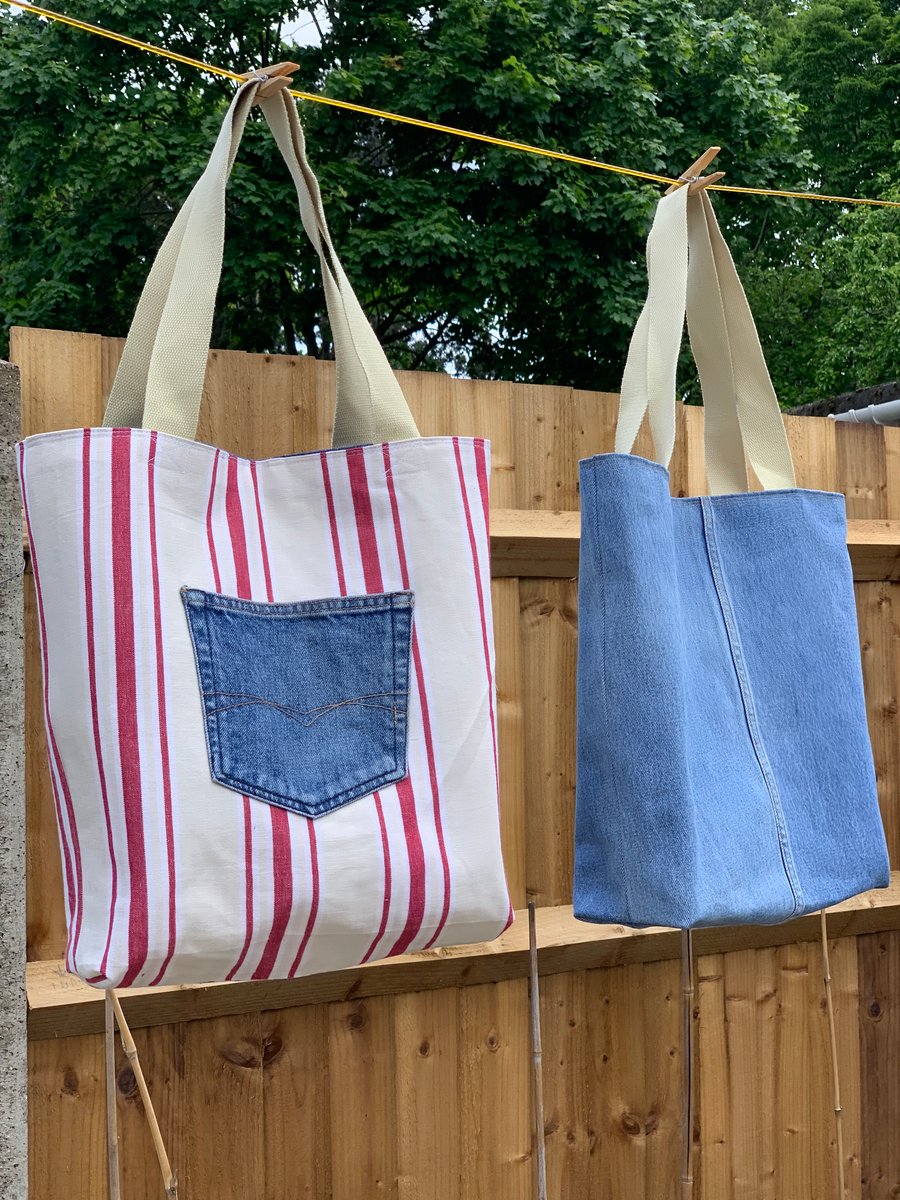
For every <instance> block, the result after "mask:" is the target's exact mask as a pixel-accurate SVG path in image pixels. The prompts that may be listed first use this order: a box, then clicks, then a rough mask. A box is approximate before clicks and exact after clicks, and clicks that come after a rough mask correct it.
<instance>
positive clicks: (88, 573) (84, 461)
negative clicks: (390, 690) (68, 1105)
mask: <svg viewBox="0 0 900 1200" xmlns="http://www.w3.org/2000/svg"><path fill="white" fill-rule="evenodd" d="M81 512H82V550H83V557H84V611H85V624H86V634H87V660H88V680H89V685H90V689H91V725H92V726H93V732H94V755H95V757H96V759H97V774H98V776H99V780H100V795H101V797H102V799H103V815H104V817H105V819H106V844H107V847H108V849H109V862H110V868H111V871H112V880H111V886H110V899H109V926H108V928H107V933H106V945H105V947H104V949H103V958H102V960H101V962H100V971H101V973H102V974H103V975H104V976H105V975H106V968H107V964H108V962H109V947H110V943H111V942H112V933H113V922H114V920H115V915H116V895H117V893H118V886H119V872H118V866H117V864H116V849H115V844H114V842H113V831H112V817H111V815H110V810H109V793H108V792H107V788H106V768H105V766H104V763H103V744H102V741H101V738H100V715H99V712H98V708H97V664H96V661H95V651H94V582H93V574H92V566H91V431H90V429H85V431H84V439H83V441H82V450H81Z"/></svg>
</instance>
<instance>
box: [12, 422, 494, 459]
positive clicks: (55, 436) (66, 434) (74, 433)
mask: <svg viewBox="0 0 900 1200" xmlns="http://www.w3.org/2000/svg"><path fill="white" fill-rule="evenodd" d="M117 428H118V427H113V426H107V425H93V426H90V430H91V435H92V437H93V436H94V435H95V434H96V435H99V436H101V437H104V436H106V435H109V434H112V433H114V432H116V431H117ZM119 431H120V432H121V430H119ZM126 432H128V433H130V434H131V435H132V436H133V437H147V438H149V437H150V436H151V434H156V437H157V439H164V440H165V441H167V442H177V443H178V445H179V446H181V447H191V448H192V449H193V451H194V452H198V451H199V452H200V453H202V454H209V453H215V451H216V450H217V449H218V450H219V453H220V454H221V455H223V456H224V457H225V458H233V459H234V460H235V461H236V462H239V463H251V462H252V463H257V464H260V463H270V462H285V461H288V460H290V459H293V458H311V457H313V456H314V455H316V456H318V455H320V454H346V453H347V451H348V450H362V449H367V448H368V447H369V446H377V447H380V446H418V447H422V446H428V445H430V444H432V443H435V444H438V445H441V444H443V445H448V444H449V445H452V443H453V435H452V434H440V435H437V436H434V437H417V438H398V439H396V440H395V441H387V442H365V443H361V444H360V445H358V446H323V447H322V448H321V449H319V450H300V451H298V452H297V453H296V454H274V455H272V456H271V457H270V458H246V457H244V456H242V455H240V454H232V453H230V451H228V450H222V449H221V448H219V447H217V446H214V445H213V444H212V443H211V442H198V441H196V440H194V439H192V438H183V437H179V436H178V434H176V433H165V432H164V431H163V430H154V429H132V428H128V429H126ZM83 437H84V428H80V429H51V430H48V431H47V432H46V433H32V434H29V436H28V437H26V438H21V439H20V440H19V442H17V443H16V445H17V446H18V445H25V446H30V445H32V444H34V443H36V442H46V441H60V442H62V441H68V440H70V439H72V438H78V439H81V438H83ZM457 440H458V441H459V442H460V443H461V444H462V445H475V444H476V443H478V442H483V443H484V445H485V446H486V447H488V446H490V444H491V443H490V439H489V438H483V437H463V436H459V437H458V439H457Z"/></svg>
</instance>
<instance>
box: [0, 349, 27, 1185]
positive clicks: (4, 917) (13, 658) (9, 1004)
mask: <svg viewBox="0 0 900 1200" xmlns="http://www.w3.org/2000/svg"><path fill="white" fill-rule="evenodd" d="M19 428H20V415H19V372H18V370H17V368H16V367H14V366H12V365H11V364H10V363H7V362H3V361H0V670H2V675H0V1196H2V1197H3V1200H27V1196H28V1111H27V1102H26V1068H27V1052H28V1043H27V1033H26V1026H25V1018H26V1012H25V736H24V713H25V695H24V661H23V660H24V633H23V628H22V519H21V511H22V505H21V499H20V496H19V484H18V475H17V471H16V460H15V454H14V452H13V446H14V444H15V442H16V441H17V439H18V437H19Z"/></svg>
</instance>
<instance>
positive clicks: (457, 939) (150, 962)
mask: <svg viewBox="0 0 900 1200" xmlns="http://www.w3.org/2000/svg"><path fill="white" fill-rule="evenodd" d="M509 913H510V906H509V902H507V904H506V906H505V907H504V909H503V916H502V917H496V918H492V917H484V918H482V919H481V920H478V921H465V922H457V923H455V924H451V922H449V921H448V922H447V923H446V924H445V925H444V926H443V927H442V928H441V929H440V932H439V934H438V936H437V940H436V941H435V943H434V944H433V945H432V946H430V947H429V948H428V949H427V950H426V949H419V950H404V951H403V952H402V955H403V956H406V955H407V954H412V955H417V956H418V955H421V956H422V957H423V958H440V957H442V954H443V951H444V949H445V948H446V947H448V946H468V945H473V944H474V945H478V944H480V943H482V942H484V943H487V944H489V943H491V942H494V941H496V940H497V938H499V937H500V936H501V935H502V934H503V933H505V932H506V930H507V929H508V928H509V927H510V925H512V923H513V921H511V920H510V918H509ZM513 920H515V913H513ZM438 928H439V922H437V921H436V922H435V923H434V924H433V925H429V926H428V927H425V926H423V927H422V929H421V930H420V931H419V933H418V934H417V940H418V938H421V937H425V936H426V935H427V936H429V937H433V936H434V934H435V931H436V930H437V929H438ZM405 929H406V925H405V924H400V925H396V926H388V927H387V928H386V929H385V931H384V933H383V934H382V937H383V938H384V939H385V940H388V939H393V940H396V939H397V938H398V937H400V935H401V934H402V933H403V932H404V931H405ZM494 929H495V930H496V931H497V932H496V933H494V934H493V936H486V935H485V930H487V931H488V933H491V931H492V930H494ZM367 937H370V934H369V932H368V931H361V930H359V929H346V930H331V931H324V932H321V931H320V930H319V929H318V928H317V930H316V932H315V933H314V935H313V941H314V942H317V943H318V944H319V945H325V944H328V943H329V942H332V943H333V942H336V941H342V940H344V939H346V938H353V939H354V940H356V941H362V940H364V939H365V938H367ZM237 949H238V947H234V948H233V949H232V948H231V947H229V948H228V950H227V951H226V950H223V949H221V948H219V947H217V948H216V949H214V950H210V951H207V952H206V953H205V954H203V955H202V956H199V955H198V956H196V957H203V958H213V957H216V958H220V959H221V960H222V964H223V972H222V973H221V974H219V975H217V976H216V977H213V978H210V977H208V976H203V977H200V976H191V977H190V978H178V979H177V980H175V981H174V984H173V981H172V979H171V977H170V976H171V975H173V974H174V975H176V976H179V977H180V976H182V975H188V976H190V975H191V973H190V971H187V972H182V971H179V970H178V959H179V954H178V950H177V949H176V951H175V956H174V958H173V959H172V963H173V964H174V965H175V969H174V971H170V970H169V969H168V968H167V970H166V974H165V976H163V978H162V979H161V980H160V981H159V983H157V984H153V985H152V986H153V987H154V988H157V987H171V986H175V987H178V986H181V985H182V984H185V985H192V984H197V985H203V984H208V983H221V982H223V975H224V971H225V970H227V969H228V968H227V966H226V960H227V962H231V961H233V959H234V956H235V954H236V953H237ZM168 953H169V951H168V947H162V948H160V949H159V950H158V951H156V953H154V952H153V951H152V950H151V951H150V952H149V953H148V955H147V958H146V960H145V964H144V965H143V966H142V970H141V972H140V973H141V974H142V975H147V977H148V978H150V979H152V978H153V975H154V972H156V973H157V974H158V972H159V968H160V966H161V965H162V963H163V961H164V959H165V958H166V957H168ZM180 957H181V958H182V959H183V961H184V962H185V963H187V962H188V960H192V959H194V957H195V956H193V955H188V954H182V955H181V956H180ZM398 957H401V956H400V955H396V954H393V955H392V954H386V955H383V956H382V957H380V958H377V959H375V958H373V959H370V960H369V962H372V963H374V962H384V961H386V960H387V959H389V958H398ZM368 965H369V963H362V962H359V961H357V962H350V963H346V964H345V965H344V966H343V967H326V968H324V969H323V968H322V967H314V968H313V970H311V971H308V972H304V971H303V970H298V971H297V973H296V974H295V975H286V974H284V973H282V972H280V971H279V972H277V973H273V974H271V975H266V976H265V978H266V979H271V980H288V979H303V978H305V977H306V976H308V975H316V974H323V973H327V974H330V973H331V972H332V971H352V970H355V969H356V968H357V967H363V966H366V967H368ZM107 967H108V969H107V976H106V979H105V980H103V982H102V985H101V983H99V982H93V983H92V982H91V981H90V980H89V979H86V978H85V976H84V975H83V974H81V973H80V972H73V973H74V974H76V977H77V978H79V979H81V980H82V981H83V982H84V983H88V984H89V985H90V986H91V987H92V988H94V989H95V990H96V991H106V990H107V989H108V988H117V987H118V986H119V984H118V980H120V979H124V978H125V976H126V975H127V974H128V973H129V972H130V971H131V970H132V969H133V967H134V964H133V963H124V964H119V965H117V966H116V965H113V964H107ZM248 970H249V967H248ZM251 978H252V976H251V975H250V974H247V975H245V974H243V973H242V972H238V974H237V975H235V977H234V980H233V981H232V982H237V983H246V982H248V981H249V980H250V979H251ZM91 979H93V980H95V981H97V980H98V979H99V976H98V975H97V974H96V973H92V974H91ZM149 986H151V985H150V984H148V983H145V982H143V981H141V982H139V983H134V984H132V985H131V987H133V988H145V987H149ZM126 990H129V989H126Z"/></svg>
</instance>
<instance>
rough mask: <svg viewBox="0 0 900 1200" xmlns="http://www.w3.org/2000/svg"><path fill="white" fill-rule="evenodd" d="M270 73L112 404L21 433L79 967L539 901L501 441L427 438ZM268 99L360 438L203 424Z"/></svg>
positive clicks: (139, 325) (99, 968)
mask: <svg viewBox="0 0 900 1200" xmlns="http://www.w3.org/2000/svg"><path fill="white" fill-rule="evenodd" d="M260 87H261V80H260V79H259V78H256V79H251V80H249V81H248V82H247V83H245V84H243V85H242V86H241V87H240V88H239V90H238V92H237V94H236V96H235V98H234V101H233V103H232V104H231V107H230V109H229V111H228V114H227V116H226V118H225V122H224V124H223V127H222V131H221V133H220V135H219V138H218V140H217V142H216V145H215V148H214V150H213V153H212V156H211V158H210V161H209V164H208V166H207V168H206V170H205V171H204V173H203V175H202V176H201V178H200V179H199V181H198V182H197V184H196V185H195V187H194V189H193V191H192V192H191V194H190V196H189V197H188V199H187V201H186V203H185V205H184V207H183V208H182V210H181V212H180V213H179V215H178V217H177V218H176V220H175V222H174V224H173V226H172V228H171V230H170V232H169V234H168V236H167V238H166V240H165V242H164V244H163V246H162V248H161V250H160V252H159V255H158V257H157V258H156V260H155V262H154V265H153V267H152V269H151V271H150V274H149V276H148V279H147V283H146V285H145V288H144V291H143V294H142V296H141V300H140V303H139V305H138V308H137V312H136V314H135V317H134V321H133V324H132V328H131V331H130V333H129V337H128V341H127V344H126V346H125V350H124V354H123V357H122V361H121V365H120V367H119V371H118V374H117V376H116V380H115V383H114V386H113V389H112V392H111V394H110V397H109V402H108V407H107V412H106V415H105V419H104V425H103V427H102V428H96V429H74V430H64V431H62V432H54V433H45V434H39V435H36V436H34V437H29V438H26V439H25V440H24V441H23V442H22V443H21V444H20V446H19V464H20V474H21V484H22V494H23V499H24V505H25V511H26V519H27V525H28V532H29V537H30V541H31V553H32V565H33V571H34V579H35V585H36V589H37V595H38V611H39V624H40V637H41V649H42V655H43V693H44V706H45V714H46V726H47V742H48V750H49V758H50V771H51V775H52V782H53V791H54V795H55V800H56V814H57V818H58V823H59V835H60V844H61V850H62V859H63V868H64V872H63V873H64V881H65V901H66V914H67V921H68V947H67V955H66V963H67V967H68V969H69V970H70V971H72V972H74V973H76V974H77V975H79V976H80V977H81V978H82V979H84V980H86V981H87V982H89V983H91V984H95V985H97V986H100V987H129V986H150V985H155V984H173V983H186V982H205V981H208V982H211V981H222V980H232V979H234V980H238V979H266V978H290V977H292V976H296V975H304V974H309V973H312V972H318V971H325V970H332V969H335V968H339V967H345V966H351V965H355V964H359V963H365V962H369V961H372V960H375V959H378V958H384V957H388V956H391V955H397V954H403V953H407V952H411V951H416V950H423V949H426V948H428V947H432V946H441V945H446V944H453V943H462V942H471V941H482V940H488V939H491V938H493V937H495V936H496V935H497V934H499V933H500V932H501V931H502V930H503V929H504V928H505V927H506V926H507V925H508V924H509V922H510V920H511V919H512V913H511V910H510V903H509V896H508V892H507V887H506V880H505V876H504V871H503V862H502V857H501V848H500V825H499V813H498V781H497V734H496V720H495V716H496V704H495V689H494V657H493V636H492V628H491V596H490V561H489V537H488V473H489V447H488V445H487V444H486V443H485V442H484V441H482V440H481V439H477V438H474V439H473V438H463V437H435V438H421V437H419V435H418V431H417V429H416V426H415V424H414V422H413V419H412V416H411V414H410V412H409V409H408V407H407V405H406V402H405V400H404V398H403V395H402V393H401V391H400V389H399V386H398V384H397V382H396V379H395V377H394V375H393V373H392V372H391V370H390V367H389V366H388V363H387V360H386V358H385V356H384V353H383V351H382V350H381V347H380V346H379V345H378V342H377V340H376V338H375V335H374V333H373V331H372V329H371V327H370V326H369V324H368V322H367V321H366V319H365V316H364V314H363V312H362V310H361V308H360V306H359V303H358V301H357V299H356V297H355V296H354V294H353V290H352V288H351V286H350V284H349V282H348V280H347V277H346V275H345V274H344V271H343V269H342V268H341V264H340V262H339V260H338V257H337V255H336V253H335V251H334V248H333V246H332V244H331V240H330V237H329V233H328V227H327V224H326V221H325V216H324V213H323V211H322V203H321V197H320V194H319V188H318V184H317V181H316V179H315V176H314V175H313V174H312V171H311V169H310V167H309V164H308V162H307V160H306V154H305V149H304V140H303V133H302V130H301V127H300V122H299V119H298V116H297V111H296V107H295V105H294V102H293V100H292V99H291V98H290V97H289V95H288V93H287V92H284V91H282V92H279V93H277V94H276V95H274V96H263V95H260V94H259V92H260ZM254 103H258V104H259V105H260V107H261V109H262V112H263V114H264V116H265V119H266V121H267V122H268V125H269V127H270V128H271V131H272V133H273V135H274V137H275V139H276V141H277V144H278V146H279V148H280V150H281V152H282V154H283V156H284V158H285V160H286V161H287V164H288V167H289V169H290V171H291V175H292V177H293V179H294V183H295V185H296V188H297V194H298V198H299V201H300V214H301V219H302V223H303V226H304V229H305V230H306V233H307V235H308V236H309V238H310V240H311V241H312V243H313V245H314V247H315V249H316V251H317V252H318V255H319V259H320V262H321V267H322V274H323V281H324V288H325V295H326V299H327V305H328V314H329V319H330V324H331V329H332V331H333V337H334V344H335V349H336V358H337V391H338V398H337V415H336V421H335V429H334V439H333V448H331V449H328V450H323V451H321V452H314V453H307V454H295V455H287V456H284V457H280V458H274V459H266V460H260V461H253V460H248V459H244V458H238V457H236V456H235V455H233V454H230V453H227V452H226V451H224V450H220V449H216V448H215V447H213V446H209V445H205V444H203V443H200V442H197V441H195V440H194V439H195V434H196V429H197V419H198V413H199V406H200V397H201V392H202V389H203V382H204V373H205V368H206V355H207V349H208V345H209V337H210V330H211V326H212V317H213V308H214V303H215V295H216V290H217V287H218V279H219V274H220V270H221V261H222V244H223V237H224V225H225V190H226V185H227V181H228V176H229V173H230V170H231V165H232V162H233V160H234V156H235V153H236V151H237V148H238V144H239V141H240V138H241V134H242V132H243V128H244V125H245V123H246V120H247V116H248V113H249V110H250V108H251V107H252V106H253V104H254Z"/></svg>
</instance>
